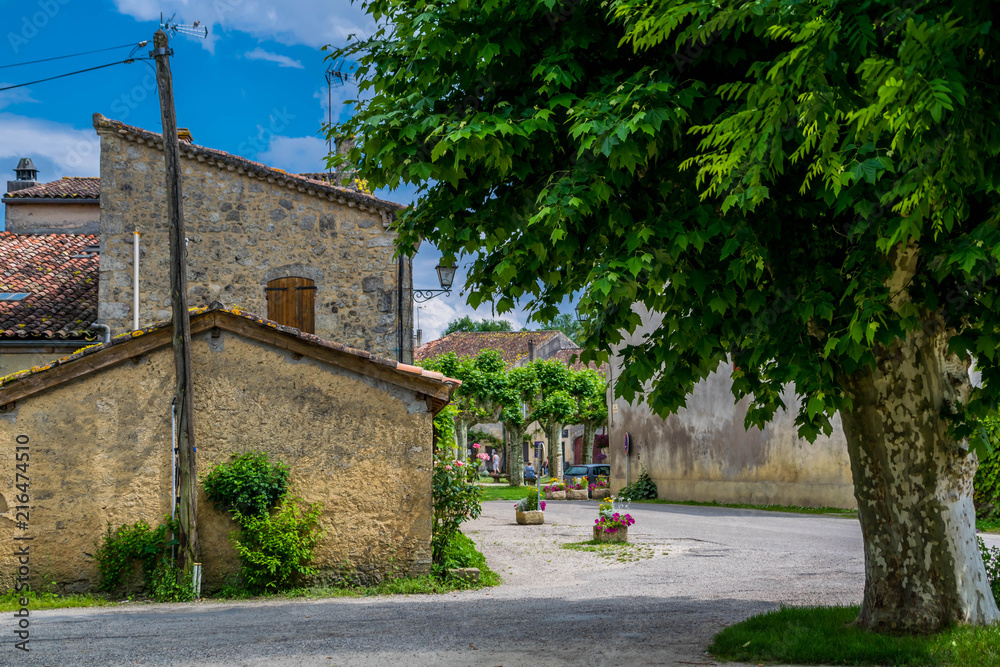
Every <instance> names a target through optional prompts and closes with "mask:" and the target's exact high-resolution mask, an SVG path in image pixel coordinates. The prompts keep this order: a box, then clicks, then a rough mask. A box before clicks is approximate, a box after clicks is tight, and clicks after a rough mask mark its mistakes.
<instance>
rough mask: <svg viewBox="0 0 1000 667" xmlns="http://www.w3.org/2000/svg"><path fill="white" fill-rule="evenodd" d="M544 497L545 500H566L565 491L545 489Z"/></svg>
mask: <svg viewBox="0 0 1000 667" xmlns="http://www.w3.org/2000/svg"><path fill="white" fill-rule="evenodd" d="M545 499H546V500H566V492H565V491H546V492H545Z"/></svg>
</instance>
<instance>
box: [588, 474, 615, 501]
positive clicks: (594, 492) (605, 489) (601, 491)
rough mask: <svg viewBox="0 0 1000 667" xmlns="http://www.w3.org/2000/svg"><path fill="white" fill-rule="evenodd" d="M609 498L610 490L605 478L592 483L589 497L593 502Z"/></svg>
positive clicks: (599, 478)
mask: <svg viewBox="0 0 1000 667" xmlns="http://www.w3.org/2000/svg"><path fill="white" fill-rule="evenodd" d="M610 496H611V488H610V487H609V486H608V480H607V478H606V477H598V478H597V479H596V480H594V483H593V484H591V485H590V497H591V498H593V499H594V500H601V499H603V498H608V497H610Z"/></svg>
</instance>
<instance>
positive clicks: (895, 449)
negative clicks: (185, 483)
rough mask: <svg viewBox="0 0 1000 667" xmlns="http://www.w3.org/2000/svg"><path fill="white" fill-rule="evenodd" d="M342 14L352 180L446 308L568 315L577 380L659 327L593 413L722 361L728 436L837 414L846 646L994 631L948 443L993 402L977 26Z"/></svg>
mask: <svg viewBox="0 0 1000 667" xmlns="http://www.w3.org/2000/svg"><path fill="white" fill-rule="evenodd" d="M366 7H367V9H368V11H369V12H370V13H372V14H373V16H375V17H377V18H378V19H379V23H378V25H380V26H383V27H382V28H380V29H377V30H376V31H375V33H374V34H373V35H372V36H371V37H370V38H369V39H366V40H364V41H361V42H355V43H354V44H352V45H351V46H349V47H348V48H347V49H346V50H345V51H341V52H340V53H339V54H334V55H335V57H336V56H338V55H343V54H346V55H350V56H352V57H355V58H357V59H358V61H359V64H360V66H359V69H358V73H359V77H360V86H361V90H362V91H363V93H364V95H365V101H364V102H363V103H361V104H359V108H358V112H357V114H356V115H355V116H354V117H353V118H352V119H351V120H350V121H349V122H348V123H347V127H346V130H347V131H349V132H352V133H354V134H356V135H357V136H359V137H364V139H363V141H361V142H360V143H359V145H358V147H357V149H356V150H354V151H352V153H351V160H353V161H355V162H356V164H357V166H358V168H359V170H360V173H361V175H362V176H364V177H365V178H367V179H368V181H369V182H370V183H371V184H372V185H373V186H374V187H395V186H397V185H399V184H400V183H410V184H415V185H417V187H418V194H419V200H418V202H417V205H416V206H414V207H412V208H410V209H407V210H406V211H404V212H402V214H401V215H400V217H399V219H398V220H397V221H396V223H395V227H394V228H395V229H396V230H397V231H398V233H399V235H400V237H399V239H400V248H401V250H402V251H403V252H411V251H412V250H413V249H414V247H415V245H416V244H417V243H418V241H420V240H422V239H427V240H429V241H431V242H433V243H434V244H435V246H436V247H438V248H439V249H440V250H441V251H442V253H443V254H444V256H445V258H446V259H451V258H456V257H458V256H460V255H468V261H466V262H465V264H466V266H467V267H468V269H467V280H466V290H467V292H468V293H469V301H470V303H471V305H473V306H476V305H478V304H480V303H482V302H486V301H492V302H494V303H495V304H496V305H497V307H498V309H499V310H500V312H506V310H507V309H510V308H512V307H513V306H514V304H515V301H516V300H520V302H521V303H522V304H524V305H526V306H527V308H528V310H529V311H531V312H533V313H534V314H535V315H536V316H537V317H542V318H549V317H553V316H554V315H555V314H556V313H557V312H558V307H559V305H560V304H561V303H562V302H563V301H564V300H565V299H566V298H569V297H571V296H572V295H573V294H574V293H577V292H582V293H583V296H582V297H581V299H580V303H581V307H582V308H583V310H585V311H588V312H589V313H590V314H591V319H590V322H589V324H588V327H587V332H586V335H585V340H583V341H579V342H580V343H581V344H583V345H584V346H585V347H587V348H588V350H589V352H588V353H585V354H584V355H583V358H584V360H585V361H590V360H597V359H603V358H606V355H607V353H609V352H610V351H611V350H612V348H613V347H615V346H618V345H619V344H620V343H621V342H622V340H623V337H624V335H626V334H630V333H632V332H634V331H635V329H636V326H637V325H638V324H639V322H640V320H641V317H640V311H642V310H645V311H648V312H653V313H658V314H659V315H660V316H661V317H660V318H659V320H658V321H659V325H658V327H657V328H655V329H654V330H653V331H651V332H650V333H649V334H648V335H646V336H644V337H643V338H642V339H641V340H640V341H638V342H636V343H634V344H631V345H623V346H621V348H620V353H621V356H622V359H623V372H622V374H621V376H620V378H619V379H618V380H617V382H616V391H618V392H619V394H620V395H621V396H623V397H624V398H626V399H632V398H634V397H635V396H637V395H642V396H643V397H644V398H645V400H646V401H647V402H648V404H649V405H650V407H651V408H652V409H653V410H654V411H655V412H657V413H658V414H660V415H667V414H669V413H671V412H673V411H675V410H677V409H678V408H679V407H680V406H682V405H683V403H684V400H685V397H686V396H687V395H688V394H689V393H690V392H691V391H692V390H693V388H694V386H695V384H696V383H697V382H698V381H700V380H702V379H704V378H705V377H707V376H708V375H709V374H710V373H712V372H714V371H716V370H717V369H718V368H719V367H720V365H721V364H723V363H725V361H726V360H727V359H729V358H730V357H732V358H733V359H734V360H735V362H736V366H737V367H738V369H739V370H736V371H735V372H734V373H733V393H734V395H735V397H736V398H744V397H746V398H749V401H750V408H749V411H748V415H747V425H763V424H765V423H767V422H768V421H769V420H770V419H771V418H772V417H773V416H774V415H775V414H776V412H777V411H778V410H779V409H782V408H786V407H787V408H789V409H792V410H796V411H797V417H796V423H797V425H798V429H799V433H800V434H801V435H802V436H804V437H806V438H810V439H811V438H814V437H816V435H817V434H819V433H821V432H825V433H829V432H831V430H832V428H833V421H832V420H833V419H834V418H835V415H837V414H838V413H839V415H840V417H841V418H842V420H843V426H844V432H845V435H846V436H847V444H848V453H849V455H850V460H851V468H852V474H853V477H854V489H855V497H856V498H857V502H858V506H859V517H860V523H861V527H862V532H863V536H864V544H865V593H864V599H863V603H862V607H861V613H860V615H859V617H858V625H859V626H861V627H864V628H869V629H877V630H890V631H894V632H927V631H932V630H936V629H938V628H941V627H943V626H945V625H947V624H949V623H953V622H959V623H973V624H987V623H993V622H995V621H997V620H998V618H1000V613H998V610H997V606H996V603H995V602H994V600H993V597H992V594H991V592H990V589H989V586H988V584H987V580H986V574H985V570H984V567H983V563H982V560H981V557H980V555H979V552H978V550H977V549H976V543H975V540H974V539H973V537H974V536H973V516H974V512H973V503H972V497H971V489H972V478H973V473H974V471H975V469H976V464H977V455H976V453H975V449H976V441H975V440H971V439H970V434H971V433H972V432H973V431H974V428H975V426H976V422H977V419H978V418H980V417H983V416H985V414H986V413H987V412H989V411H990V410H992V409H993V408H994V406H996V404H997V401H998V399H1000V357H998V354H997V349H998V345H997V343H998V340H1000V307H998V301H1000V293H998V291H997V285H998V277H1000V268H998V267H1000V230H998V226H1000V188H998V187H997V184H996V182H997V180H998V177H997V176H996V160H995V155H996V154H997V153H998V152H1000V125H998V124H997V122H996V118H995V116H996V108H997V106H998V103H1000V86H998V85H997V83H996V81H997V80H998V79H1000V77H998V76H997V75H998V72H997V70H998V67H1000V65H998V60H997V57H996V55H995V54H996V53H997V52H998V51H1000V48H998V47H1000V32H998V31H996V30H993V29H992V21H993V20H994V18H993V11H994V6H993V4H992V3H983V2H972V1H971V0H960V1H958V2H944V1H943V0H937V1H924V2H914V3H897V2H891V1H889V0H866V1H864V2H856V3H842V2H834V1H833V0H815V1H814V2H798V1H797V0H774V1H773V2H753V3H729V2H713V3H707V2H684V1H682V0H609V1H604V0H600V1H598V0H579V1H575V2H566V3H562V4H559V3H554V2H552V0H496V1H494V2H488V3H480V4H478V5H477V6H476V8H475V10H473V9H471V8H470V7H469V6H468V5H466V4H463V3H437V4H430V3H425V2H418V1H416V0H371V1H370V2H368V4H367V5H366ZM404 70H405V76H403V75H401V72H403V71H404ZM337 131H344V129H338V130H337ZM602 355H603V356H602ZM973 355H975V358H976V365H977V367H978V370H979V371H980V372H981V374H982V385H981V386H977V387H973V386H972V385H971V384H970V381H969V376H968V369H969V366H970V363H971V361H972V358H973ZM789 383H794V386H795V391H796V392H797V395H798V398H799V402H798V405H789V406H785V405H784V404H783V402H782V398H781V396H782V394H783V390H784V388H785V387H786V386H787V385H788V384H789Z"/></svg>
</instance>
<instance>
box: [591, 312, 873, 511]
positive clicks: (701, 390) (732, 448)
mask: <svg viewBox="0 0 1000 667" xmlns="http://www.w3.org/2000/svg"><path fill="white" fill-rule="evenodd" d="M639 313H640V315H641V316H642V324H641V326H640V327H638V328H637V329H636V331H635V332H634V333H633V334H632V335H631V336H627V337H626V340H625V341H624V343H623V344H628V343H631V342H638V341H640V340H642V338H643V337H645V336H646V335H648V334H649V333H650V332H652V331H654V330H655V329H656V328H657V326H658V325H659V317H658V316H656V315H655V314H650V313H649V312H647V311H645V310H642V309H639ZM621 370H622V361H621V357H619V356H613V357H612V358H611V364H610V377H609V390H608V400H609V401H610V403H611V406H612V407H611V414H610V415H609V421H610V424H609V447H608V450H609V453H610V458H609V460H610V463H611V479H612V484H611V488H612V491H613V492H615V493H617V492H618V490H620V489H621V487H623V486H625V484H627V483H628V482H630V481H635V479H636V478H637V477H638V475H639V474H640V472H641V471H642V470H643V469H647V470H648V471H649V474H650V477H651V478H652V480H653V481H654V482H655V483H656V486H657V491H658V494H659V497H660V498H667V499H671V500H697V501H703V502H711V501H719V502H727V503H754V504H760V505H772V504H777V505H802V506H827V507H856V506H857V501H856V500H855V498H854V485H853V482H852V477H851V464H850V460H849V458H848V454H847V440H846V438H845V436H844V432H843V429H842V427H841V425H840V415H837V416H836V417H835V418H834V419H833V426H834V430H833V433H831V434H830V435H829V436H827V435H820V436H819V437H817V438H816V441H815V442H812V443H810V442H809V441H807V440H805V439H804V438H801V437H799V435H798V433H797V431H796V426H795V415H796V412H797V410H798V406H799V402H798V399H797V398H796V396H795V389H794V387H792V386H791V385H789V386H788V387H786V388H785V393H784V395H783V396H782V400H783V401H784V402H785V405H786V406H788V407H787V409H785V410H779V411H778V413H777V414H776V415H775V417H774V419H773V420H771V422H770V423H769V424H768V425H767V426H766V427H765V428H764V429H758V428H749V429H747V428H745V427H744V425H743V420H744V418H745V417H746V414H747V407H748V405H749V399H746V398H744V399H742V400H741V401H738V402H737V401H735V400H734V398H733V395H732V392H731V388H732V379H731V377H730V373H731V371H732V365H731V363H725V362H724V363H721V364H719V368H718V369H717V370H716V371H715V372H714V373H712V374H711V375H709V376H708V377H707V378H706V379H704V380H702V381H701V382H699V383H698V384H697V385H695V388H694V391H693V392H692V393H691V395H690V396H688V397H687V402H686V406H685V407H683V408H681V409H680V410H678V411H677V413H676V414H673V415H670V416H669V417H667V418H666V419H661V418H660V417H658V416H657V415H655V414H653V412H652V411H651V410H650V409H649V406H648V405H647V404H646V403H645V401H644V400H643V399H642V397H638V396H637V397H636V400H635V401H633V402H631V403H629V402H627V401H625V400H624V399H621V398H615V397H614V384H615V382H616V378H618V377H620V375H621ZM626 436H627V443H628V448H627V453H626Z"/></svg>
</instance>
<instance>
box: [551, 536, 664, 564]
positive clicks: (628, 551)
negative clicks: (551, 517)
mask: <svg viewBox="0 0 1000 667" xmlns="http://www.w3.org/2000/svg"><path fill="white" fill-rule="evenodd" d="M562 548H563V549H569V550H570V551H586V552H589V553H595V554H597V555H598V556H600V557H601V558H603V559H604V560H607V561H610V562H613V563H634V562H636V561H640V560H644V559H646V558H652V557H653V556H655V555H656V549H654V548H653V547H651V546H649V545H646V544H635V543H631V542H598V541H597V540H587V541H585V542H569V543H567V544H564V545H562Z"/></svg>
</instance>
